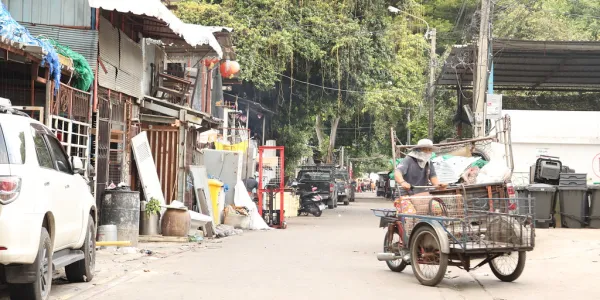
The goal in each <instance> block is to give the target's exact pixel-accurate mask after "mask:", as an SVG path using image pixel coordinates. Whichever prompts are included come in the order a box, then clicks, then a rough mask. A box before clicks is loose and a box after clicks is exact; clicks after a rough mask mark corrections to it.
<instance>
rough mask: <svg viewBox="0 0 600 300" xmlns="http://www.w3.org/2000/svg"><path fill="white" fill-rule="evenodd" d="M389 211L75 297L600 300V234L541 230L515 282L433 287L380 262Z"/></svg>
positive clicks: (457, 273)
mask: <svg viewBox="0 0 600 300" xmlns="http://www.w3.org/2000/svg"><path fill="white" fill-rule="evenodd" d="M363 195H364V194H363ZM367 195H368V194H367ZM389 205H390V202H386V201H384V200H382V199H378V198H374V197H372V196H371V197H370V198H366V199H357V202H355V203H351V205H350V206H348V207H344V206H340V207H338V208H337V209H335V210H327V211H325V212H324V213H323V215H322V217H321V218H315V217H299V218H293V219H290V220H289V222H288V229H286V230H272V231H268V232H246V233H244V235H242V236H234V237H229V238H226V239H223V240H222V242H220V243H218V242H217V243H211V244H210V246H209V247H208V248H205V249H198V251H191V252H185V253H182V254H178V255H175V256H171V257H169V258H166V259H163V260H157V261H155V262H152V263H149V264H146V265H145V266H144V267H143V268H142V269H139V270H137V271H133V272H128V273H127V275H125V276H124V277H121V278H119V279H116V280H113V281H110V282H107V283H102V284H98V283H97V284H98V285H96V286H95V287H94V288H92V289H89V290H86V291H85V292H84V293H83V294H80V295H79V296H78V297H75V299H211V300H216V299H261V300H264V299H309V298H310V299H327V300H330V299H386V298H387V299H393V298H398V297H410V298H409V299H477V300H479V299H490V300H492V299H493V300H498V299H511V300H512V299H528V300H529V299H532V297H533V299H561V300H562V299H573V298H579V297H581V296H584V297H583V298H585V299H600V295H599V294H598V292H597V289H596V286H597V283H596V280H597V278H600V268H598V267H599V266H600V264H599V263H598V261H599V260H600V231H598V230H570V231H569V230H558V229H557V230H545V231H543V230H539V231H538V232H537V234H538V239H537V248H536V250H535V251H534V252H531V253H530V255H529V256H528V262H527V266H526V268H525V272H524V274H523V276H521V278H519V279H518V280H517V281H516V282H514V283H502V282H500V281H498V280H497V279H496V278H495V277H494V276H493V274H492V273H491V272H490V270H489V267H487V266H484V267H482V268H481V269H479V270H477V271H475V272H471V273H467V272H465V271H462V270H459V269H457V268H453V267H449V268H448V270H449V272H448V274H447V275H446V279H445V280H444V281H443V282H442V283H441V284H440V285H439V286H438V287H435V288H431V287H424V286H421V285H419V284H418V282H417V280H416V279H415V278H414V276H413V275H412V270H411V269H410V267H408V268H407V269H406V270H405V271H404V272H403V273H394V272H391V271H389V270H388V269H387V267H386V266H385V263H383V262H378V261H377V260H376V258H375V253H377V252H379V251H381V245H382V242H383V235H384V231H383V229H379V228H378V224H379V222H378V219H377V218H375V217H374V216H373V215H372V214H371V212H370V210H369V208H374V207H388V206H389ZM412 297H415V298H412ZM416 297H418V298H416Z"/></svg>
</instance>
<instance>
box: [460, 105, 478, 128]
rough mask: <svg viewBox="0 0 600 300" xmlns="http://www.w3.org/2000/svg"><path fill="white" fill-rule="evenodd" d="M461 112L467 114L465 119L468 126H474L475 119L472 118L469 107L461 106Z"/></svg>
mask: <svg viewBox="0 0 600 300" xmlns="http://www.w3.org/2000/svg"><path fill="white" fill-rule="evenodd" d="M463 110H464V111H465V113H466V114H467V119H469V124H470V125H473V124H475V117H474V116H473V111H472V110H471V107H469V105H466V104H465V105H463Z"/></svg>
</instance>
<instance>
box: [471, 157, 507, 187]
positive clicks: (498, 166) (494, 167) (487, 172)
mask: <svg viewBox="0 0 600 300" xmlns="http://www.w3.org/2000/svg"><path fill="white" fill-rule="evenodd" d="M509 178H510V169H509V168H508V167H507V166H506V163H505V162H504V161H503V160H499V159H496V160H492V161H490V162H489V163H488V164H487V165H485V166H483V168H481V170H480V171H479V174H478V175H477V183H492V182H504V181H506V180H507V179H509Z"/></svg>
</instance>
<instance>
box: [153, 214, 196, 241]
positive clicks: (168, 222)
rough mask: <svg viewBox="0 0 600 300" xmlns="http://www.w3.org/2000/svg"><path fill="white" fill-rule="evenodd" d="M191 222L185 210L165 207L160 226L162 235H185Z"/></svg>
mask: <svg viewBox="0 0 600 300" xmlns="http://www.w3.org/2000/svg"><path fill="white" fill-rule="evenodd" d="M191 223H192V219H191V217H190V214H189V212H188V211H187V210H181V209H173V208H167V211H165V214H164V216H163V217H162V223H161V227H160V228H161V231H162V235H163V236H182V237H185V236H187V235H188V233H189V231H190V226H191Z"/></svg>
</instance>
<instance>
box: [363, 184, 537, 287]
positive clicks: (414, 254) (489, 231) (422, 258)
mask: <svg viewBox="0 0 600 300" xmlns="http://www.w3.org/2000/svg"><path fill="white" fill-rule="evenodd" d="M394 206H395V209H373V210H372V211H373V213H374V214H375V216H378V217H380V218H381V223H380V226H381V227H387V229H388V232H387V234H386V238H385V240H384V245H385V246H384V253H381V254H379V255H378V258H379V259H380V260H385V261H386V262H390V261H396V263H398V260H401V261H402V262H401V263H404V265H408V264H411V265H412V266H413V272H414V273H415V276H416V277H417V278H418V279H419V281H420V282H421V283H422V284H425V285H436V284H437V283H439V281H441V280H442V278H443V273H445V268H446V267H447V266H448V265H454V266H458V267H460V268H463V269H465V270H467V271H469V270H472V269H475V268H478V267H480V266H481V265H483V264H486V263H489V264H490V266H491V267H492V271H493V272H494V274H495V275H496V276H497V277H498V278H500V279H501V280H503V281H512V280H515V279H516V278H517V277H518V276H519V275H520V273H521V272H522V269H523V267H524V263H525V251H531V250H533V247H534V245H535V229H534V226H533V218H534V215H535V214H534V199H533V198H472V199H464V198H463V197H462V195H443V196H412V197H410V196H407V197H401V198H400V199H398V200H396V201H395V202H394ZM513 256H514V257H513ZM477 258H482V259H484V260H483V262H482V263H480V264H478V265H477V266H475V267H471V265H470V260H471V259H477ZM505 260H507V261H509V262H511V263H513V262H514V263H513V265H511V266H509V267H505V266H504V267H502V268H500V267H498V266H496V264H497V263H498V262H499V261H503V262H504V261H505ZM388 266H390V264H389V263H388ZM433 266H437V267H438V271H437V272H433V273H432V274H430V276H428V275H427V274H425V272H424V270H425V269H427V270H429V269H431V267H433ZM390 269H392V267H390ZM500 269H502V270H504V272H505V273H507V274H504V275H503V274H502V272H501V270H500ZM392 270H393V269H392ZM440 270H442V271H443V272H442V273H441V274H440ZM507 270H508V271H507Z"/></svg>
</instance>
